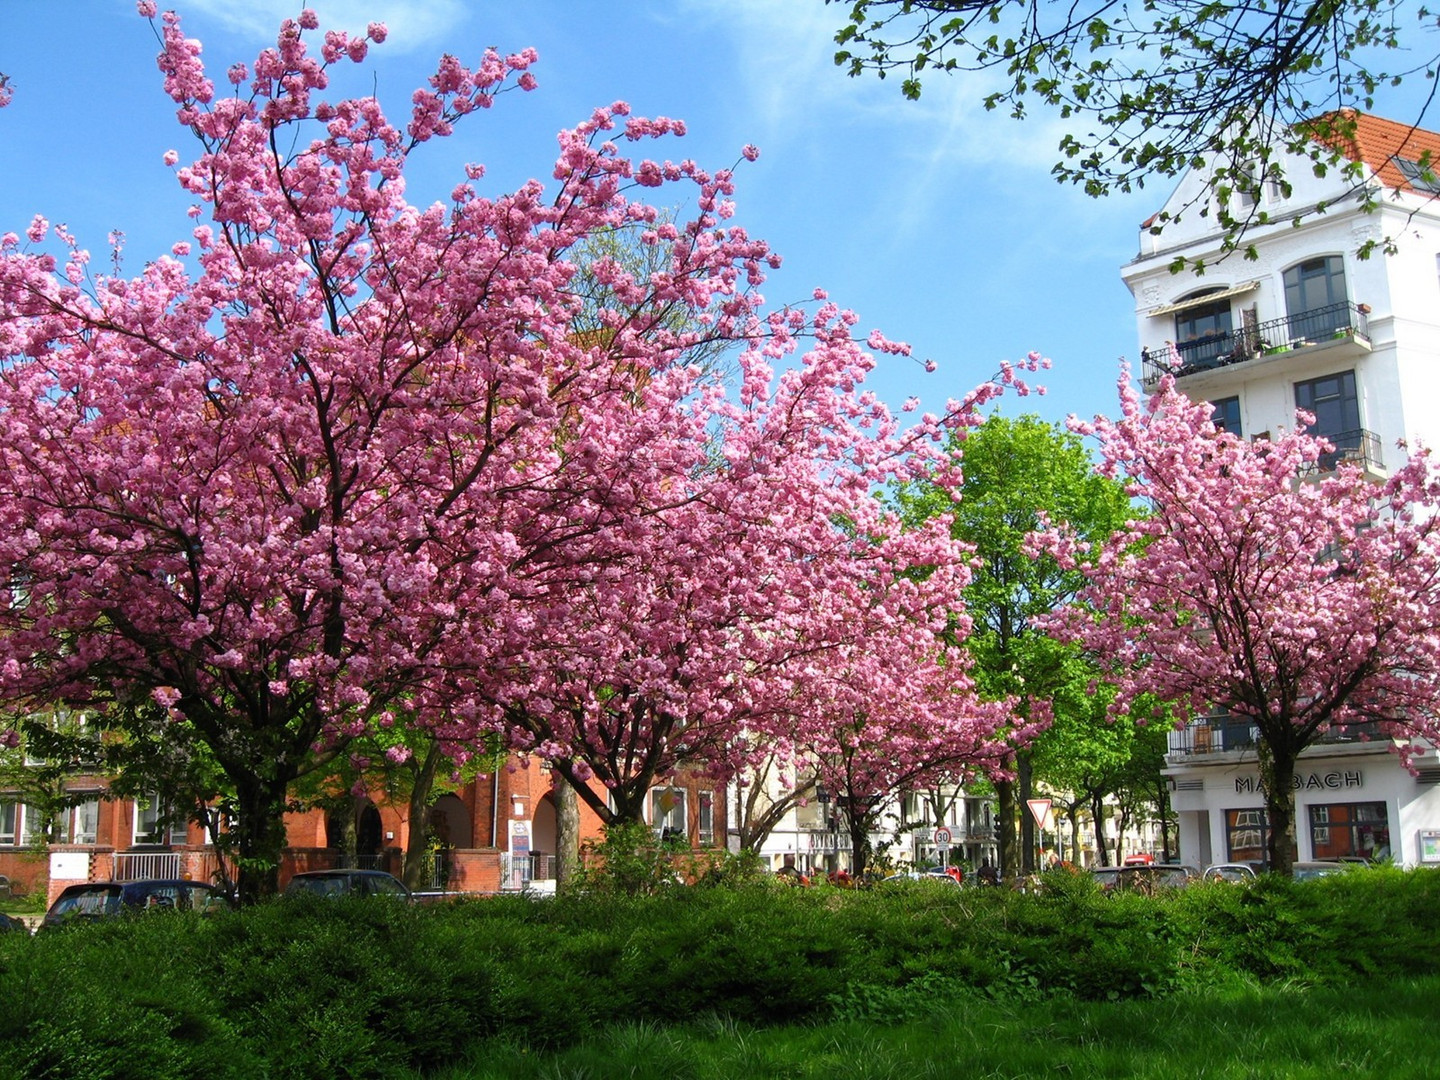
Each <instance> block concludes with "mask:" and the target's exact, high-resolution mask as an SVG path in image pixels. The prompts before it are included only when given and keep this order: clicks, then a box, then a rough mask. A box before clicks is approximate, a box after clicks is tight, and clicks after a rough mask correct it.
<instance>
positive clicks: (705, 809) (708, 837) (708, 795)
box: [695, 791, 715, 845]
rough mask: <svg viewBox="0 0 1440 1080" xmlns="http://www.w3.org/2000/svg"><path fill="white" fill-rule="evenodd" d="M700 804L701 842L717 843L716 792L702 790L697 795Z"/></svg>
mask: <svg viewBox="0 0 1440 1080" xmlns="http://www.w3.org/2000/svg"><path fill="white" fill-rule="evenodd" d="M695 801H696V802H697V803H699V806H700V843H702V844H706V845H709V844H713V843H715V793H714V792H713V791H701V792H699V793H698V794H697V795H696V796H695Z"/></svg>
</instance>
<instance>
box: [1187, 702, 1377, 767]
mask: <svg viewBox="0 0 1440 1080" xmlns="http://www.w3.org/2000/svg"><path fill="white" fill-rule="evenodd" d="M1258 737H1259V729H1258V728H1256V727H1254V726H1253V725H1252V724H1251V723H1250V721H1249V720H1247V719H1245V718H1244V717H1240V716H1231V715H1230V714H1228V713H1222V714H1217V715H1214V716H1202V717H1200V718H1199V719H1198V720H1196V721H1195V722H1194V723H1192V724H1191V725H1190V726H1189V727H1187V728H1183V729H1181V730H1179V731H1172V732H1170V755H1169V756H1170V757H1171V759H1172V760H1173V759H1176V758H1197V757H1207V756H1209V755H1213V754H1226V753H1237V752H1242V751H1250V752H1252V753H1253V752H1254V750H1255V740H1256V739H1257V738H1258ZM1385 738H1387V736H1385V735H1384V734H1382V733H1381V731H1380V725H1379V724H1373V723H1371V724H1349V725H1346V726H1345V727H1343V728H1333V729H1331V730H1330V731H1327V732H1326V733H1325V734H1324V735H1322V736H1320V738H1319V739H1317V740H1315V741H1316V744H1319V745H1330V744H1334V743H1353V742H1361V741H1364V740H1376V739H1385Z"/></svg>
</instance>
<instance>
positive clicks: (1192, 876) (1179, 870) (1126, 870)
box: [1115, 863, 1200, 893]
mask: <svg viewBox="0 0 1440 1080" xmlns="http://www.w3.org/2000/svg"><path fill="white" fill-rule="evenodd" d="M1199 880H1200V871H1199V870H1196V869H1195V868H1194V867H1193V866H1184V865H1182V864H1180V863H1154V864H1150V863H1142V864H1138V865H1129V866H1122V867H1120V873H1119V875H1118V876H1117V877H1116V879H1115V888H1116V889H1117V890H1119V891H1120V892H1141V893H1153V892H1157V891H1159V890H1161V889H1183V888H1185V887H1186V886H1187V885H1191V884H1193V883H1194V882H1197V881H1199Z"/></svg>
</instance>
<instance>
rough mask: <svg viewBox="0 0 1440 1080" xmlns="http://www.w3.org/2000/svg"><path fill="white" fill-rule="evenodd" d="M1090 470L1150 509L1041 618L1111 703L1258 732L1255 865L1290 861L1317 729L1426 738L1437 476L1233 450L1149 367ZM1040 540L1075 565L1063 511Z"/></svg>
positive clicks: (1246, 445) (1436, 655)
mask: <svg viewBox="0 0 1440 1080" xmlns="http://www.w3.org/2000/svg"><path fill="white" fill-rule="evenodd" d="M1120 386H1121V415H1120V418H1119V419H1118V420H1115V421H1110V420H1105V419H1097V420H1096V421H1095V423H1094V424H1093V425H1090V424H1082V425H1077V427H1078V429H1079V430H1081V431H1083V432H1086V433H1090V434H1094V435H1095V436H1097V438H1098V440H1099V444H1100V448H1101V451H1102V454H1103V462H1102V465H1101V469H1102V471H1103V472H1105V473H1106V474H1107V475H1110V476H1113V477H1117V478H1122V479H1124V480H1125V481H1126V482H1127V484H1128V489H1129V492H1130V494H1131V496H1132V497H1134V498H1137V499H1142V500H1144V501H1145V502H1146V503H1147V504H1148V506H1149V508H1150V513H1149V515H1148V516H1145V517H1137V519H1136V520H1134V521H1131V522H1129V523H1128V524H1127V526H1126V527H1125V528H1123V529H1121V530H1120V531H1118V532H1117V533H1116V534H1115V535H1114V536H1113V537H1112V538H1111V539H1110V540H1108V541H1106V542H1105V543H1103V544H1101V545H1099V550H1098V552H1097V553H1096V555H1095V557H1094V558H1093V559H1091V560H1089V565H1088V567H1087V568H1086V574H1087V577H1088V583H1087V585H1086V586H1085V588H1084V590H1083V591H1082V592H1081V594H1080V596H1079V598H1078V599H1079V606H1076V607H1074V608H1072V609H1070V610H1069V611H1068V612H1067V613H1065V615H1064V617H1063V618H1062V619H1060V620H1058V621H1057V622H1056V623H1055V626H1054V628H1055V630H1056V631H1057V632H1059V633H1063V634H1066V635H1068V636H1070V637H1071V638H1073V639H1074V640H1077V641H1080V642H1083V643H1084V644H1085V645H1086V646H1087V647H1088V648H1089V649H1091V650H1093V651H1094V652H1095V653H1096V654H1098V655H1099V656H1100V657H1101V658H1102V659H1103V661H1104V663H1105V665H1106V666H1107V667H1108V669H1109V672H1110V677H1111V678H1113V679H1115V680H1116V681H1117V683H1118V686H1119V693H1118V695H1117V697H1116V699H1115V702H1114V705H1113V710H1115V711H1119V712H1125V711H1128V710H1131V709H1132V708H1134V707H1135V705H1136V699H1137V698H1138V697H1139V696H1140V695H1142V694H1144V693H1146V692H1149V693H1153V694H1154V695H1155V696H1156V698H1158V699H1159V700H1162V701H1170V702H1174V703H1176V705H1177V707H1178V708H1179V709H1181V711H1182V713H1183V714H1184V716H1185V717H1186V718H1189V717H1193V716H1194V715H1196V714H1197V713H1200V712H1203V711H1205V710H1207V709H1211V708H1214V707H1223V708H1224V709H1227V710H1229V711H1230V712H1231V713H1233V714H1235V715H1237V716H1240V717H1243V718H1244V719H1246V720H1247V721H1248V722H1249V723H1250V724H1251V725H1253V726H1254V728H1255V729H1256V730H1257V731H1258V733H1259V736H1258V740H1257V753H1258V757H1259V766H1260V776H1261V784H1262V787H1263V789H1264V792H1265V804H1266V811H1267V813H1268V815H1269V841H1268V853H1269V860H1270V865H1271V867H1272V868H1273V869H1275V870H1276V871H1278V872H1281V873H1289V871H1290V869H1291V866H1292V862H1293V859H1294V856H1293V854H1292V851H1293V848H1294V845H1295V810H1294V806H1295V803H1294V792H1293V790H1292V785H1293V781H1294V776H1295V765H1296V759H1297V758H1298V757H1299V755H1300V754H1301V753H1302V752H1303V751H1304V750H1305V749H1306V747H1308V746H1310V745H1311V744H1313V743H1314V742H1316V741H1317V740H1318V739H1321V738H1323V737H1324V736H1326V735H1327V733H1332V732H1341V731H1346V730H1348V731H1351V732H1352V733H1355V734H1358V735H1359V736H1360V737H1362V738H1363V737H1368V736H1369V735H1370V734H1371V733H1375V734H1379V735H1383V736H1394V737H1395V738H1396V739H1397V740H1398V741H1397V743H1396V746H1397V750H1398V752H1399V753H1400V754H1401V756H1402V757H1406V756H1408V754H1409V752H1410V749H1411V743H1410V741H1409V740H1411V739H1414V738H1420V739H1424V740H1429V741H1431V742H1433V741H1434V740H1435V739H1436V738H1437V736H1440V715H1437V700H1436V697H1435V693H1434V687H1435V683H1436V679H1437V677H1440V519H1437V518H1436V516H1435V508H1436V504H1437V496H1440V478H1437V476H1436V470H1435V468H1434V465H1433V463H1432V460H1431V458H1430V455H1429V453H1428V452H1426V451H1425V450H1423V449H1417V448H1411V451H1410V454H1409V457H1408V460H1407V461H1406V463H1405V465H1404V466H1402V467H1401V468H1399V469H1398V470H1396V471H1395V473H1394V474H1393V475H1392V476H1390V477H1389V479H1387V480H1385V481H1384V482H1383V483H1377V482H1373V481H1369V480H1367V479H1366V478H1365V477H1364V476H1363V475H1362V473H1361V472H1360V470H1359V469H1357V468H1355V467H1353V466H1350V465H1345V464H1341V465H1340V466H1339V467H1337V468H1334V469H1333V471H1329V472H1323V471H1322V468H1323V462H1324V461H1325V460H1326V459H1325V455H1326V454H1327V453H1329V452H1330V451H1331V450H1332V449H1333V448H1332V447H1331V446H1330V445H1329V444H1327V443H1326V442H1324V441H1323V440H1321V439H1317V438H1314V437H1312V436H1310V435H1308V434H1306V433H1305V432H1304V431H1303V427H1304V425H1305V424H1306V423H1308V422H1309V421H1310V420H1311V419H1312V418H1311V417H1308V416H1307V415H1305V414H1304V413H1299V414H1297V428H1296V429H1295V430H1292V431H1285V432H1281V433H1279V434H1278V435H1275V436H1274V437H1272V438H1270V439H1261V440H1255V441H1253V442H1246V441H1244V440H1242V439H1240V438H1237V437H1236V436H1234V435H1232V434H1230V433H1227V432H1224V431H1217V430H1216V428H1215V426H1214V424H1213V423H1212V422H1211V409H1210V406H1209V405H1208V404H1207V403H1205V402H1191V401H1190V400H1188V399H1187V398H1186V397H1185V396H1184V395H1183V394H1182V393H1180V391H1178V390H1177V389H1175V386H1174V383H1173V380H1171V379H1168V378H1167V379H1164V380H1162V382H1161V386H1160V389H1159V391H1158V392H1157V393H1156V394H1155V396H1154V397H1153V398H1152V399H1151V400H1150V401H1149V403H1148V404H1144V403H1142V402H1141V401H1140V400H1139V398H1138V397H1137V396H1136V395H1135V393H1134V391H1133V390H1132V389H1131V388H1130V386H1129V380H1128V372H1126V373H1124V375H1122V379H1121V384H1120ZM1035 542H1036V543H1037V544H1039V545H1042V546H1048V547H1050V548H1051V549H1052V550H1056V551H1059V552H1061V553H1062V554H1063V555H1065V556H1067V557H1070V558H1073V557H1074V556H1075V554H1076V552H1077V547H1076V544H1075V542H1074V540H1073V539H1072V538H1070V537H1068V536H1067V535H1066V534H1065V532H1064V529H1063V525H1062V524H1061V523H1056V526H1055V528H1054V529H1052V530H1050V531H1048V532H1046V533H1043V534H1041V535H1039V536H1037V537H1036V541H1035Z"/></svg>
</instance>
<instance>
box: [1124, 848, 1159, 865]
mask: <svg viewBox="0 0 1440 1080" xmlns="http://www.w3.org/2000/svg"><path fill="white" fill-rule="evenodd" d="M1121 865H1122V866H1154V865H1155V856H1154V855H1151V854H1150V853H1149V852H1144V851H1142V852H1139V853H1137V854H1135V855H1126V856H1125V861H1124V862H1123V863H1121Z"/></svg>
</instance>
